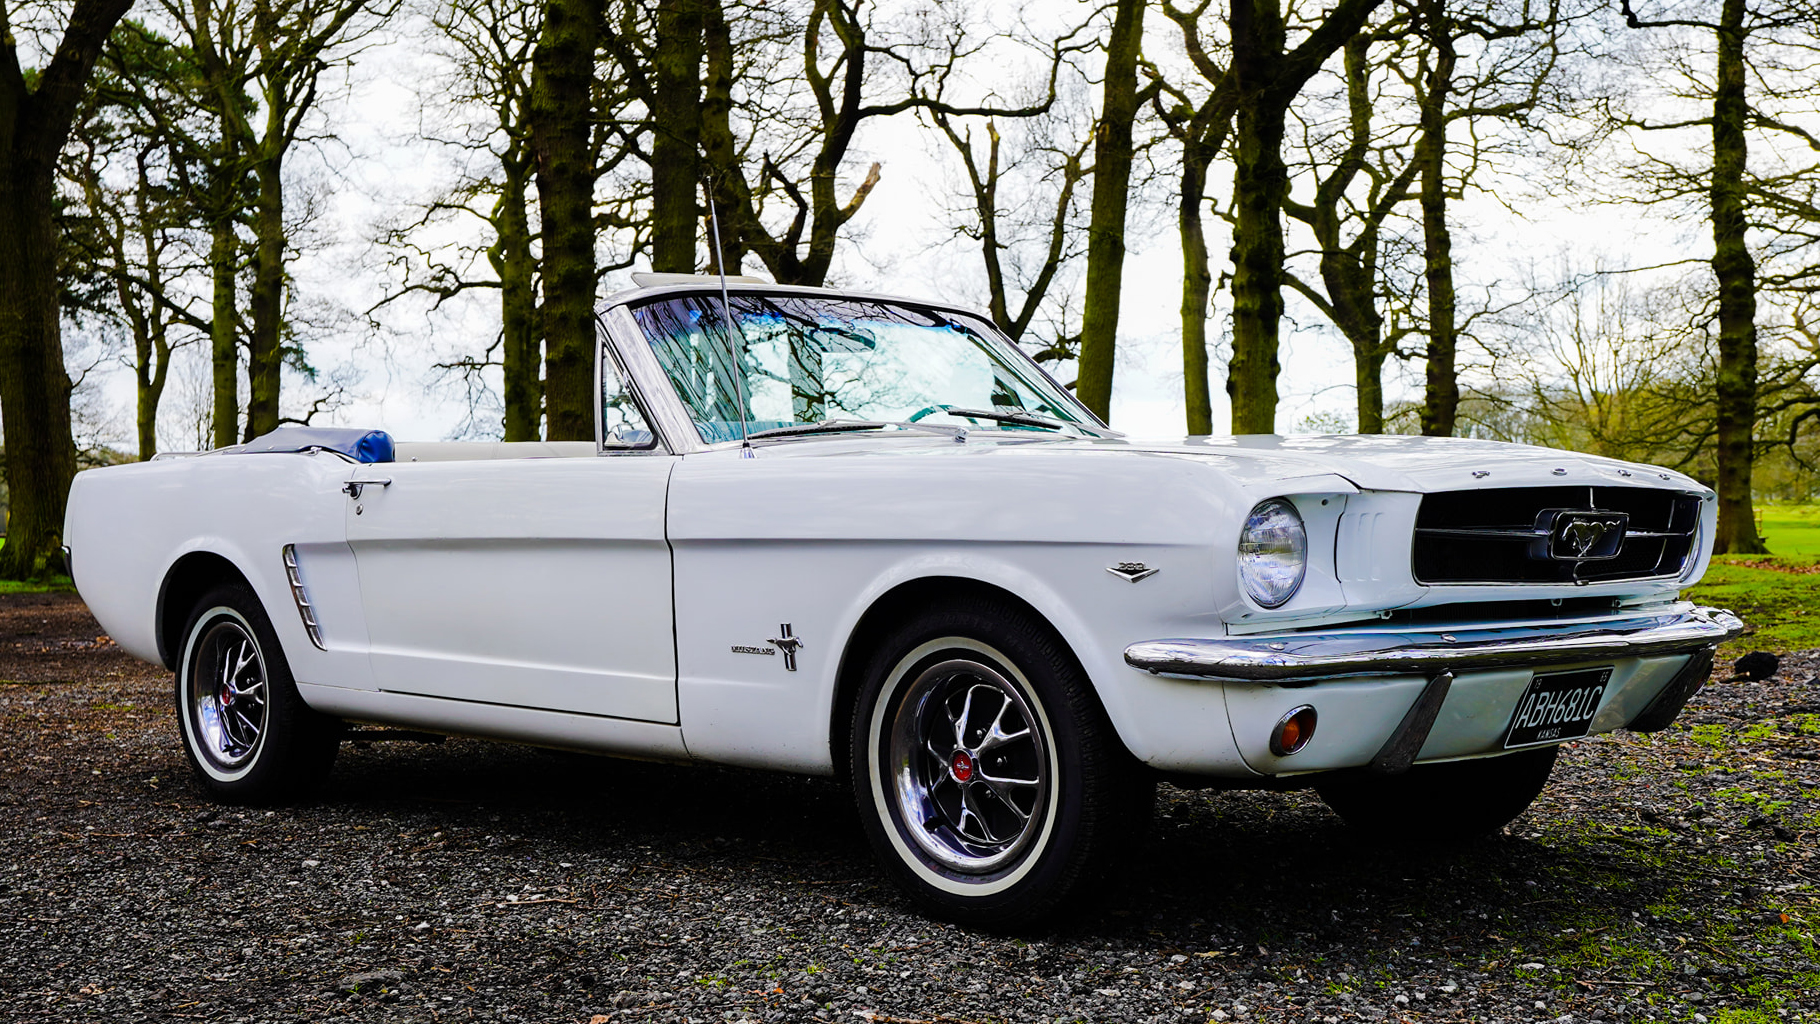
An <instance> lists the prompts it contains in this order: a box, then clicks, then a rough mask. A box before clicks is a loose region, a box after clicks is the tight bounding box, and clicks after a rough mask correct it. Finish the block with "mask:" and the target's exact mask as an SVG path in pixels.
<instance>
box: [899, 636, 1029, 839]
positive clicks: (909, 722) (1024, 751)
mask: <svg viewBox="0 0 1820 1024" xmlns="http://www.w3.org/2000/svg"><path fill="white" fill-rule="evenodd" d="M889 729H890V734H889V741H888V743H889V746H888V761H887V762H886V763H887V766H888V770H889V773H890V784H891V787H892V790H893V797H894V799H895V801H896V804H897V807H896V810H897V812H898V817H899V819H900V820H901V821H902V823H903V826H904V829H905V831H906V832H907V833H908V834H909V837H910V839H911V840H912V841H913V842H914V843H915V844H916V845H917V847H918V848H919V849H920V850H921V851H922V853H923V854H924V855H925V856H927V857H929V858H930V859H931V860H933V861H935V862H936V863H937V864H940V865H942V866H943V867H946V868H948V869H949V870H951V871H954V872H957V873H961V874H968V875H983V874H989V873H992V872H995V871H997V870H999V869H1001V868H1003V867H1004V866H1005V865H1007V864H1008V863H1010V862H1012V861H1014V860H1016V859H1017V858H1018V857H1019V855H1020V854H1022V853H1023V852H1024V850H1025V848H1026V847H1027V846H1028V845H1029V844H1030V842H1031V840H1032V838H1033V837H1035V836H1036V835H1037V834H1038V833H1040V832H1041V831H1042V829H1043V825H1044V819H1045V818H1046V817H1047V814H1048V808H1049V789H1050V786H1051V785H1052V783H1051V773H1052V772H1053V770H1054V768H1053V763H1052V756H1051V740H1050V737H1048V736H1046V735H1045V734H1044V728H1043V723H1042V719H1041V718H1040V717H1039V716H1038V715H1037V714H1036V713H1035V711H1034V710H1033V709H1032V707H1031V704H1030V700H1029V698H1028V697H1027V696H1026V695H1025V693H1024V691H1023V689H1022V688H1021V687H1020V686H1018V685H1016V684H1014V683H1013V682H1012V681H1011V680H1010V679H1008V678H1006V676H1005V675H1004V674H1002V673H1001V672H1000V671H999V670H998V669H996V668H994V667H992V666H990V665H988V664H985V663H984V662H982V661H977V660H974V659H973V658H968V657H962V658H950V659H948V660H944V661H940V662H938V663H936V664H933V665H930V666H928V667H927V668H925V669H923V670H922V672H920V673H919V674H918V675H917V676H916V677H915V678H914V679H913V680H912V681H911V682H910V683H909V685H908V686H906V687H905V688H904V691H903V697H902V699H901V700H900V701H899V702H898V703H897V707H896V711H895V713H894V714H893V716H892V718H891V721H890V725H889Z"/></svg>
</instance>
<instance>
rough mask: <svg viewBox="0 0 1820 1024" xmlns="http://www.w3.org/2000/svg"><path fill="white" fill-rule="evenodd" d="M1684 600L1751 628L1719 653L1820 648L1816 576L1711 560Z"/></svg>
mask: <svg viewBox="0 0 1820 1024" xmlns="http://www.w3.org/2000/svg"><path fill="white" fill-rule="evenodd" d="M1686 597H1687V599H1688V600H1690V601H1694V602H1696V603H1698V604H1709V605H1715V606H1717V607H1720V608H1730V609H1731V610H1732V611H1734V612H1737V613H1738V614H1739V615H1741V616H1743V617H1744V622H1745V625H1746V626H1747V627H1748V628H1749V629H1750V630H1751V632H1749V633H1746V634H1745V635H1744V636H1742V637H1740V638H1739V639H1737V640H1735V641H1733V642H1732V643H1730V644H1727V645H1726V647H1725V649H1724V650H1723V651H1721V656H1722V657H1724V656H1725V655H1726V653H1727V652H1733V653H1730V656H1731V657H1737V656H1738V654H1742V653H1743V652H1745V651H1759V650H1766V651H1803V650H1810V649H1812V648H1815V647H1820V575H1816V574H1798V573H1791V572H1782V571H1779V570H1776V569H1759V568H1755V567H1753V566H1746V565H1733V564H1731V562H1730V557H1729V556H1726V557H1721V558H1717V559H1714V560H1713V564H1712V565H1711V567H1709V568H1708V569H1707V570H1706V577H1705V578H1704V579H1702V580H1701V581H1700V583H1699V584H1698V585H1697V586H1695V587H1693V588H1691V589H1689V590H1688V591H1687V593H1686Z"/></svg>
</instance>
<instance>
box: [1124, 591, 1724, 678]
mask: <svg viewBox="0 0 1820 1024" xmlns="http://www.w3.org/2000/svg"><path fill="white" fill-rule="evenodd" d="M1743 631H1744V622H1743V620H1741V619H1739V618H1738V617H1737V616H1736V615H1733V614H1732V613H1731V612H1729V611H1726V610H1724V609H1722V608H1697V607H1695V606H1693V605H1692V604H1687V603H1682V604H1680V605H1677V606H1675V608H1674V609H1673V610H1672V611H1669V612H1666V613H1663V614H1656V615H1645V616H1638V617H1636V618H1630V619H1620V620H1616V621H1606V622H1600V623H1597V624H1587V623H1561V624H1549V625H1532V626H1520V627H1496V626H1489V627H1478V628H1471V629H1453V630H1449V631H1441V630H1423V631H1408V632H1401V633H1382V632H1371V633H1366V632H1357V633H1353V632H1333V633H1288V634H1284V633H1279V634H1277V635H1275V636H1257V637H1231V638H1227V639H1220V640H1212V639H1203V640H1197V639H1176V640H1146V641H1144V642H1142V643H1135V644H1132V645H1131V646H1130V647H1127V648H1125V663H1126V664H1128V665H1130V666H1131V667H1132V668H1136V669H1141V670H1143V671H1145V672H1150V673H1152V674H1154V675H1161V676H1175V677H1179V678H1184V679H1213V680H1225V681H1231V682H1251V683H1282V684H1285V685H1290V686H1294V685H1306V684H1308V683H1312V682H1317V681H1320V680H1324V679H1336V678H1348V677H1359V676H1401V675H1432V674H1434V673H1437V672H1440V671H1443V670H1448V671H1452V672H1455V673H1459V672H1463V671H1468V670H1484V669H1493V668H1513V667H1518V666H1530V665H1553V664H1561V663H1565V662H1576V661H1597V660H1600V659H1605V658H1636V657H1643V656H1645V655H1665V654H1692V653H1695V652H1697V651H1701V650H1704V649H1707V648H1711V647H1714V646H1716V645H1718V644H1720V643H1722V642H1724V641H1726V640H1730V639H1732V638H1733V637H1735V636H1737V635H1739V634H1740V633H1742V632H1743Z"/></svg>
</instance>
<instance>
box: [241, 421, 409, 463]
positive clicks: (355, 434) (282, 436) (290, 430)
mask: <svg viewBox="0 0 1820 1024" xmlns="http://www.w3.org/2000/svg"><path fill="white" fill-rule="evenodd" d="M317 448H320V449H322V450H324V451H331V452H339V453H341V454H342V455H346V456H347V457H348V458H350V459H353V460H354V461H355V462H391V461H393V459H394V457H395V453H394V449H393V447H392V435H390V434H388V433H386V432H385V431H383V430H372V429H369V428H367V427H279V428H278V429H277V430H274V431H272V432H271V433H269V434H261V435H259V436H258V437H255V438H253V439H252V440H251V441H248V442H247V443H246V444H244V445H242V446H241V448H240V451H241V452H242V453H245V454H252V453H256V452H307V451H310V450H312V449H317Z"/></svg>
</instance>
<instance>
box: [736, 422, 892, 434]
mask: <svg viewBox="0 0 1820 1024" xmlns="http://www.w3.org/2000/svg"><path fill="white" fill-rule="evenodd" d="M888 426H890V424H889V423H878V422H875V421H873V420H821V421H820V422H817V423H798V424H796V425H795V426H789V427H772V428H770V429H769V430H754V431H752V432H751V433H750V434H747V435H746V436H747V437H792V436H794V435H797V434H841V433H845V432H847V431H849V430H883V429H884V428H886V427H888Z"/></svg>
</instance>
